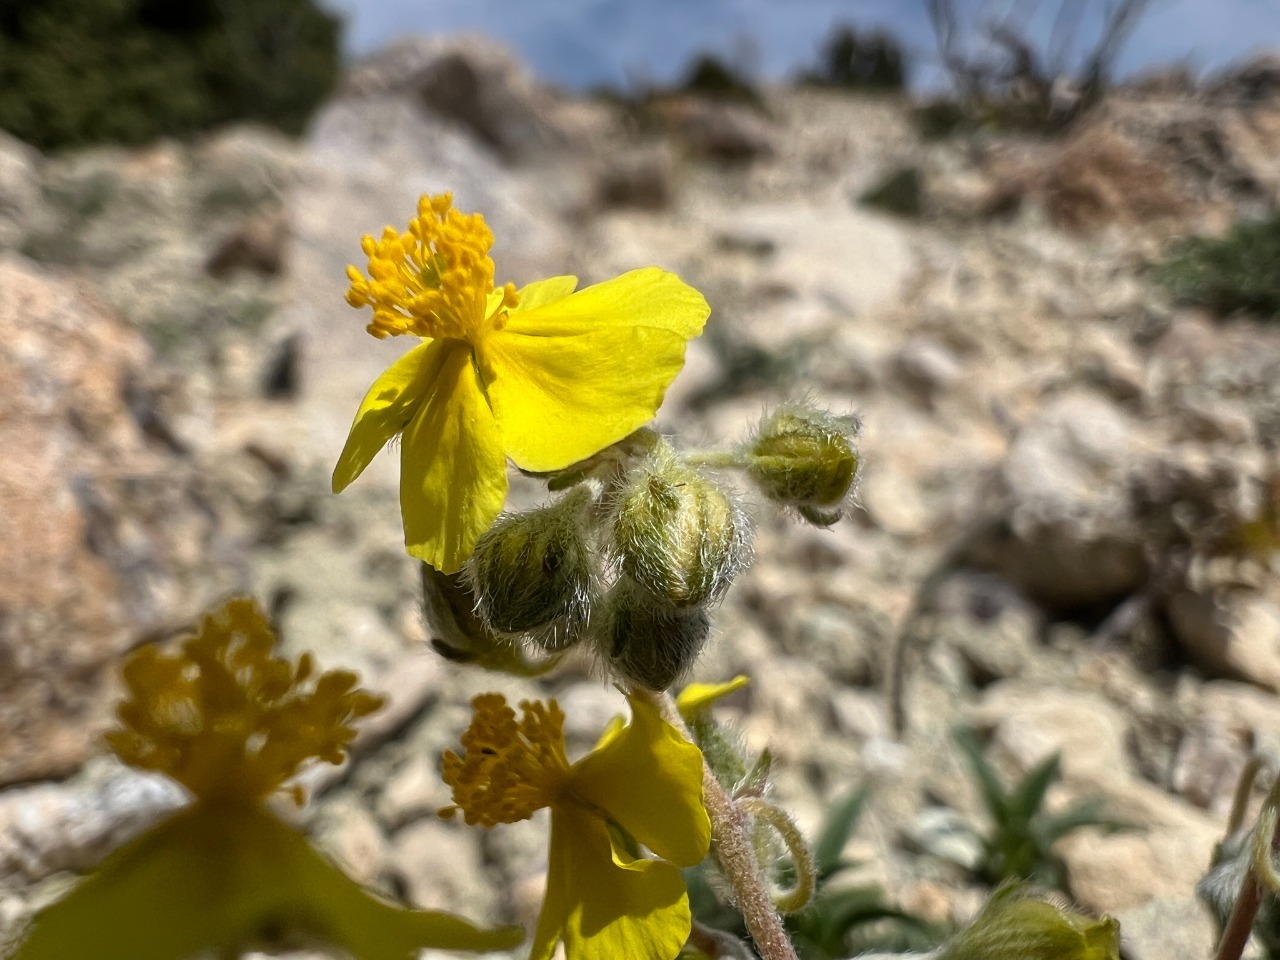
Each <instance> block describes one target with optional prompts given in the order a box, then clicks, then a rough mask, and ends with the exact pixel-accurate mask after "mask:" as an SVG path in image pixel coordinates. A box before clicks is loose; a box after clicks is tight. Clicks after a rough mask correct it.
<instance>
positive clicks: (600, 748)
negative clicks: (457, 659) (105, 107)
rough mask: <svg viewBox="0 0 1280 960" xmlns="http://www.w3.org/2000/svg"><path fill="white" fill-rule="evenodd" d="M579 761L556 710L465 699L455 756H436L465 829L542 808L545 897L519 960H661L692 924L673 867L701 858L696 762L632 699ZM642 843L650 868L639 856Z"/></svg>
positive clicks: (705, 836)
mask: <svg viewBox="0 0 1280 960" xmlns="http://www.w3.org/2000/svg"><path fill="white" fill-rule="evenodd" d="M630 702H631V714H632V719H631V723H629V724H626V725H625V726H624V725H623V724H622V722H621V721H620V720H619V721H618V722H616V723H615V724H614V725H612V726H611V727H610V728H609V729H608V730H607V731H606V732H605V734H604V736H603V737H602V738H601V740H600V743H599V744H598V745H597V746H596V748H595V750H593V751H592V752H591V753H590V754H588V755H587V756H586V757H584V758H582V759H581V760H579V761H578V762H577V763H574V764H570V763H569V760H568V758H567V756H566V754H565V744H564V734H563V725H564V714H563V713H562V712H561V711H560V708H559V707H558V706H557V705H556V703H555V701H554V700H553V701H551V702H550V703H549V704H544V703H541V702H537V701H525V702H523V703H521V705H520V708H521V714H522V715H521V717H520V718H519V719H517V718H516V712H515V711H514V710H513V709H511V707H509V706H508V705H507V702H506V700H505V699H504V698H503V697H502V696H501V695H500V694H496V693H495V694H483V695H481V696H478V697H476V698H475V699H474V700H473V701H472V706H473V707H474V709H475V718H474V719H473V720H472V723H471V726H470V727H469V728H468V729H467V731H466V733H465V734H463V737H462V746H463V748H464V752H463V754H462V755H461V756H459V755H458V754H456V753H453V752H449V753H446V754H445V755H444V779H445V781H446V782H447V783H448V784H449V786H450V787H452V788H453V800H454V804H455V806H453V807H448V808H446V809H445V810H442V811H441V815H442V816H453V815H454V814H456V813H457V812H458V811H461V812H462V815H463V817H464V818H465V819H466V821H467V823H472V824H482V825H484V826H486V827H491V826H493V825H494V824H498V823H515V822H516V821H518V820H524V819H527V818H528V817H530V816H532V815H533V813H534V811H536V810H540V809H541V808H543V807H550V808H551V847H550V853H549V856H548V867H547V892H546V897H545V899H544V901H543V905H542V912H541V914H540V916H539V917H538V926H537V932H536V933H535V934H534V942H533V948H532V951H531V953H530V960H550V958H551V956H552V955H553V953H554V952H555V947H556V944H557V943H558V942H563V943H564V947H565V956H566V957H567V958H568V960H672V958H673V957H675V956H676V955H677V954H678V953H679V952H680V950H681V948H682V947H683V946H684V945H685V941H686V940H687V939H688V936H689V930H690V926H691V919H690V914H689V897H688V893H687V891H686V889H685V885H684V880H683V879H682V878H681V875H680V869H679V868H680V867H689V866H693V865H694V864H697V863H699V862H701V861H702V859H703V858H704V857H705V856H706V855H707V849H708V846H709V844H710V838H711V827H710V823H709V821H708V819H707V814H706V811H705V810H704V808H703V806H702V755H701V753H699V751H698V748H697V747H695V746H693V745H692V744H691V743H689V742H688V741H687V740H685V739H684V737H682V736H681V735H680V733H679V732H678V731H677V730H676V729H675V728H674V727H672V726H671V725H670V724H668V723H666V722H665V721H664V720H663V719H662V718H661V716H659V714H658V711H657V710H656V709H655V708H654V707H653V706H651V705H650V704H648V703H645V702H643V701H641V700H637V699H635V698H631V701H630ZM641 844H643V845H644V846H645V847H647V848H648V849H649V850H651V851H652V852H653V853H655V854H656V855H657V856H659V857H662V858H663V859H661V860H655V859H651V858H648V857H645V856H643V855H642V853H641V851H640V847H639V845H641Z"/></svg>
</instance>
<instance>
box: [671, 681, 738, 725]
mask: <svg viewBox="0 0 1280 960" xmlns="http://www.w3.org/2000/svg"><path fill="white" fill-rule="evenodd" d="M750 682H751V678H750V677H748V676H745V675H739V676H736V677H734V678H733V679H732V680H730V681H729V682H728V683H691V684H689V685H688V686H687V687H685V688H684V689H683V690H681V691H680V695H679V696H678V697H676V709H677V710H679V711H680V716H682V717H684V718H685V720H686V721H688V720H689V719H690V718H691V717H692V716H693V715H694V714H696V713H700V712H701V711H703V710H705V709H707V707H709V706H711V704H713V703H715V702H716V701H717V700H719V699H720V698H721V697H727V696H728V695H729V694H731V693H737V692H738V691H739V690H741V689H742V688H743V687H745V686H746V685H747V684H748V683H750Z"/></svg>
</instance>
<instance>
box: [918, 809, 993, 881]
mask: <svg viewBox="0 0 1280 960" xmlns="http://www.w3.org/2000/svg"><path fill="white" fill-rule="evenodd" d="M904 833H905V835H906V839H907V840H909V841H910V842H911V843H912V844H913V845H914V846H915V847H916V848H917V849H919V850H922V851H924V852H925V853H928V854H932V855H933V856H935V857H938V858H939V859H941V860H946V861H947V862H948V863H954V864H956V865H957V866H960V867H963V868H964V869H966V870H968V871H971V872H972V871H974V870H977V869H978V866H979V864H981V863H982V858H983V855H984V852H983V847H982V840H981V838H979V837H978V836H977V835H976V834H975V833H974V832H973V830H972V828H971V827H970V826H969V822H968V821H967V820H965V818H964V817H962V816H961V815H960V814H959V813H957V812H956V811H955V810H952V809H951V808H950V807H928V808H926V809H925V810H922V811H921V812H920V813H919V814H917V815H916V817H915V819H914V820H912V821H911V823H910V824H908V825H907V828H906V830H905V831H904Z"/></svg>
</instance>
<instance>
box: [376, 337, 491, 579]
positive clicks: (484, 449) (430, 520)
mask: <svg viewBox="0 0 1280 960" xmlns="http://www.w3.org/2000/svg"><path fill="white" fill-rule="evenodd" d="M442 346H443V349H442V350H441V354H442V358H441V362H440V364H439V370H438V373H436V374H435V375H434V377H433V380H432V384H431V392H430V394H429V395H428V396H427V398H426V401H425V402H424V403H423V404H422V405H421V407H420V409H419V411H418V414H417V416H415V417H414V418H413V420H412V421H410V423H409V425H408V427H406V428H405V431H404V438H403V440H402V441H401V446H400V512H401V514H402V515H403V518H404V542H405V547H406V549H407V550H408V551H409V553H410V554H412V555H413V556H415V557H417V558H418V559H419V560H423V561H425V562H426V563H429V564H430V565H431V566H433V567H435V568H436V569H437V570H440V571H441V572H442V573H455V572H457V571H458V570H459V569H460V568H461V567H462V564H463V563H464V562H465V561H466V559H467V558H468V557H469V556H471V551H472V550H473V549H474V548H475V545H476V541H477V540H479V539H480V535H481V534H482V533H484V532H485V531H486V530H488V529H489V527H490V526H491V525H492V524H493V521H494V519H495V518H496V517H497V516H498V513H499V512H500V511H501V510H502V504H503V501H504V500H506V496H507V468H506V460H505V458H504V457H503V453H502V441H501V437H500V436H499V433H498V428H497V425H496V424H495V423H494V420H493V414H492V412H491V411H490V410H489V406H488V404H487V403H485V399H484V394H483V393H482V392H481V387H480V382H479V380H478V378H477V376H476V370H475V366H474V365H473V364H472V362H471V350H470V348H469V347H468V346H467V345H466V344H465V343H462V342H461V341H451V342H449V343H447V344H444V345H442Z"/></svg>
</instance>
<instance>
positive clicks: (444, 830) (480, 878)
mask: <svg viewBox="0 0 1280 960" xmlns="http://www.w3.org/2000/svg"><path fill="white" fill-rule="evenodd" d="M481 836H482V831H481V830H480V829H479V828H476V827H468V826H466V825H464V824H462V823H461V822H454V821H446V820H436V819H434V818H431V819H426V820H419V821H418V822H417V823H413V824H410V825H409V826H407V827H405V828H404V829H403V830H401V831H399V832H398V833H396V835H395V836H394V838H393V839H392V851H391V869H392V870H393V871H394V872H395V874H396V876H398V877H399V878H400V880H401V881H402V882H403V883H404V887H405V890H406V892H407V894H408V899H409V901H410V902H411V903H412V904H413V905H414V906H416V907H422V908H426V909H436V910H438V909H446V910H456V911H458V912H460V913H463V914H465V915H466V916H467V917H468V918H470V919H472V920H475V921H478V922H491V921H492V920H493V919H494V918H495V917H496V915H497V914H498V912H499V909H500V903H501V899H502V892H501V890H499V889H498V887H497V885H496V884H494V883H490V882H489V880H488V878H487V872H486V870H485V866H484V858H483V857H482V856H481V854H480V847H479V838H480V837H481Z"/></svg>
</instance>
